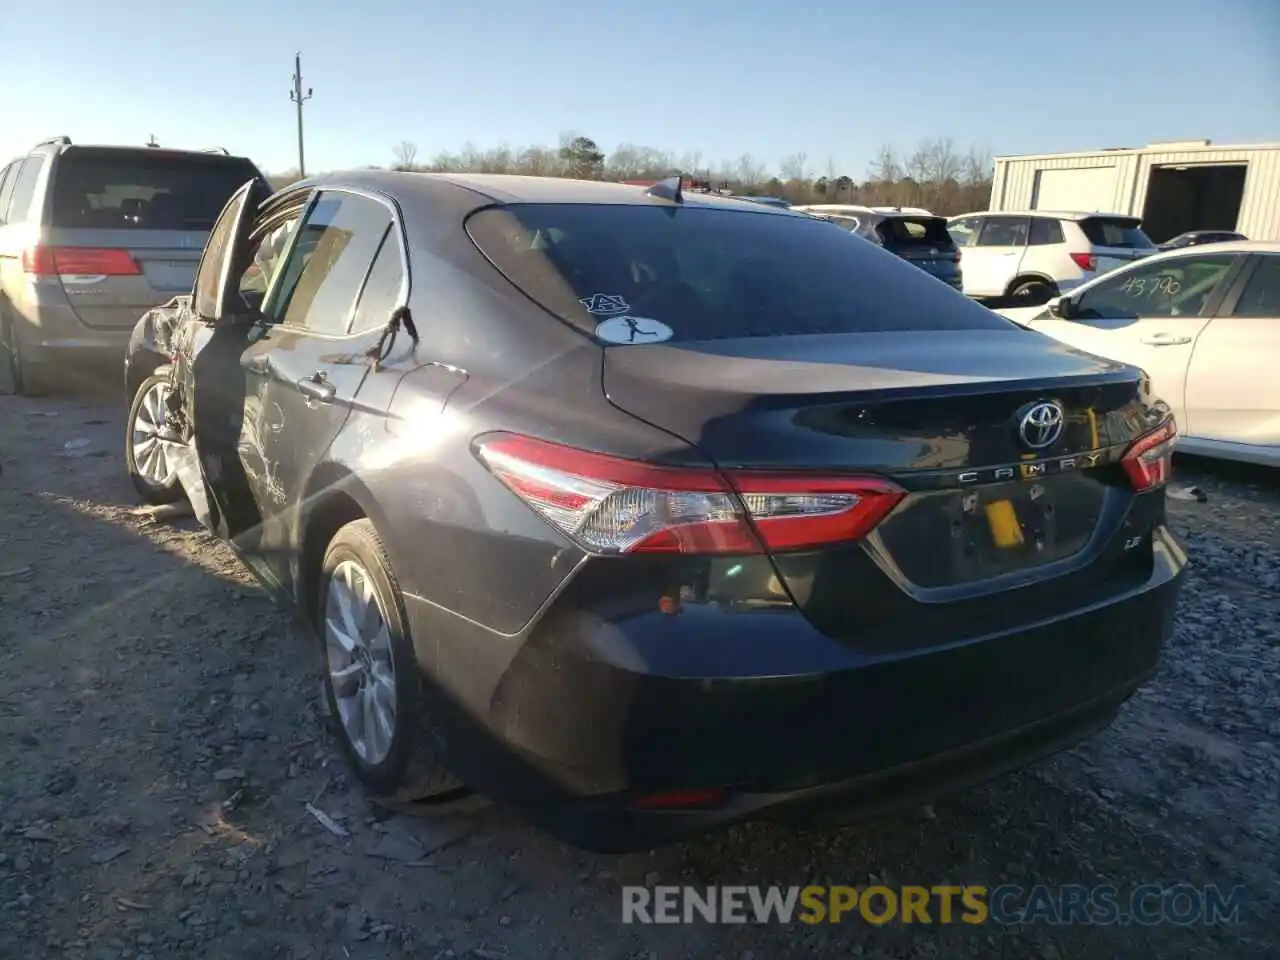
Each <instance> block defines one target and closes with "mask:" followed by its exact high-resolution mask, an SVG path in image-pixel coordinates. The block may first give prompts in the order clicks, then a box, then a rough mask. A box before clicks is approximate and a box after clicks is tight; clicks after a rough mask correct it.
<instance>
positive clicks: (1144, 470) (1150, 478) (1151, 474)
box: [1120, 418, 1178, 493]
mask: <svg viewBox="0 0 1280 960" xmlns="http://www.w3.org/2000/svg"><path fill="white" fill-rule="evenodd" d="M1177 443H1178V427H1177V425H1176V424H1175V423H1174V421H1173V419H1172V418H1170V419H1168V420H1166V421H1165V422H1164V423H1162V424H1161V425H1160V426H1159V427H1157V428H1156V429H1154V430H1152V431H1151V432H1150V433H1147V434H1143V435H1142V436H1141V437H1139V438H1138V439H1137V440H1135V441H1133V443H1132V444H1131V445H1130V447H1129V449H1128V450H1126V451H1125V453H1124V456H1123V457H1121V459H1120V463H1121V464H1122V465H1123V466H1124V471H1125V473H1127V474H1128V475H1129V481H1130V482H1131V483H1132V484H1133V488H1134V489H1135V490H1137V491H1138V492H1139V493H1143V492H1145V491H1147V490H1154V489H1155V488H1156V487H1162V486H1164V485H1165V484H1166V483H1168V482H1169V475H1170V473H1172V471H1173V449H1174V447H1175V446H1177Z"/></svg>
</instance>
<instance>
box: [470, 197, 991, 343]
mask: <svg viewBox="0 0 1280 960" xmlns="http://www.w3.org/2000/svg"><path fill="white" fill-rule="evenodd" d="M467 229H468V232H469V233H470V234H471V237H472V239H473V240H474V241H475V243H476V245H477V246H478V247H479V248H480V250H481V251H482V252H483V253H484V254H485V255H486V256H488V258H489V259H490V260H491V261H493V263H494V264H495V265H496V266H497V267H498V269H499V270H501V271H502V272H503V273H504V274H506V276H507V277H508V278H509V279H510V280H511V281H512V282H513V283H514V284H515V285H516V286H517V287H519V288H521V289H522V290H523V291H524V292H525V293H526V294H527V295H528V296H529V297H530V298H532V299H533V300H534V301H536V302H537V303H539V304H541V305H542V306H543V307H545V308H546V309H548V310H550V311H551V312H552V313H554V314H556V315H558V316H560V317H561V318H563V319H566V320H569V321H570V322H572V323H575V324H576V325H579V326H581V327H585V328H586V329H588V330H594V329H595V325H596V324H597V323H598V322H600V321H602V320H604V319H605V318H607V317H608V316H611V315H618V314H626V315H629V316H633V317H645V318H652V319H655V320H659V321H661V322H662V323H664V324H666V325H667V326H669V327H670V328H671V329H672V330H673V331H674V338H675V339H676V340H713V339H721V338H726V337H766V336H776V335H779V334H819V333H850V332H863V331H873V330H874V331H882V330H956V329H1007V328H1008V327H1009V323H1008V321H1006V320H1004V319H1003V318H1002V317H1000V316H998V315H997V314H995V313H993V312H992V311H990V310H987V309H985V308H983V307H981V306H978V305H976V304H974V303H973V302H971V301H969V300H967V299H965V298H964V297H963V296H962V295H961V294H959V293H957V292H955V291H954V290H951V289H950V288H949V287H947V286H945V285H943V284H940V283H938V282H937V281H936V280H934V279H933V278H932V277H929V276H928V275H927V274H925V273H923V272H922V271H920V270H919V269H917V268H916V267H914V266H913V265H911V264H909V263H907V262H906V261H904V260H902V259H900V258H898V257H896V256H894V255H893V254H891V253H889V252H887V251H885V250H883V249H880V248H879V247H877V246H875V245H874V244H868V243H859V242H857V241H855V240H853V239H851V238H850V236H849V234H848V232H846V231H845V230H842V229H840V228H839V227H837V226H835V225H834V224H831V223H826V222H823V221H821V220H815V219H813V218H811V217H793V216H786V215H780V214H771V213H765V212H759V213H757V212H752V211H745V210H744V211H742V212H739V211H737V210H725V209H717V208H707V207H699V206H695V205H692V204H690V205H689V206H686V207H682V208H672V207H669V206H664V207H659V206H652V207H650V206H638V205H636V206H633V205H608V206H606V205H597V204H579V203H574V204H513V205H509V206H504V207H491V208H488V209H486V210H481V211H480V212H478V213H477V214H475V215H473V216H472V217H471V218H470V219H469V220H468V221H467ZM593 315H594V316H593Z"/></svg>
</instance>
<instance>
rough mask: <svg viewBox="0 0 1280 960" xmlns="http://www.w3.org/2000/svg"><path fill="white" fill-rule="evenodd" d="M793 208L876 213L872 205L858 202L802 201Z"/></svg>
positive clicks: (823, 211)
mask: <svg viewBox="0 0 1280 960" xmlns="http://www.w3.org/2000/svg"><path fill="white" fill-rule="evenodd" d="M792 209H793V210H810V211H812V212H814V213H861V214H867V213H876V212H877V211H875V210H872V209H871V208H870V207H864V206H862V205H860V204H856V203H802V204H799V205H798V206H795V207H793V208H792Z"/></svg>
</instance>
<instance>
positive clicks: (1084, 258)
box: [1071, 253, 1098, 270]
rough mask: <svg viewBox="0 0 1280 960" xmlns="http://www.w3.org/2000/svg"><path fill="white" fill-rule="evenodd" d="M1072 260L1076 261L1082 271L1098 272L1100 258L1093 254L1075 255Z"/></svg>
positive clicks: (1072, 255)
mask: <svg viewBox="0 0 1280 960" xmlns="http://www.w3.org/2000/svg"><path fill="white" fill-rule="evenodd" d="M1071 259H1072V260H1074V261H1075V263H1076V266H1077V267H1079V268H1080V269H1081V270H1097V269H1098V258H1097V257H1095V256H1094V255H1093V254H1092V253H1073V254H1071Z"/></svg>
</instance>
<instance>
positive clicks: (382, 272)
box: [351, 227, 404, 333]
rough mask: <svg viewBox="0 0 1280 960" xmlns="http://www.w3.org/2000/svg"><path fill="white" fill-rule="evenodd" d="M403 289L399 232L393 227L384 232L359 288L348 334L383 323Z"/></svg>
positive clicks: (396, 304) (388, 317) (373, 328)
mask: <svg viewBox="0 0 1280 960" xmlns="http://www.w3.org/2000/svg"><path fill="white" fill-rule="evenodd" d="M403 289H404V264H403V262H402V261H401V254H400V233H399V231H398V230H396V229H395V228H394V227H392V228H391V229H389V230H388V231H387V235H386V237H385V238H384V239H383V241H382V246H381V247H380V248H379V249H378V255H377V256H376V257H375V258H374V261H373V268H372V269H371V270H370V271H369V276H368V278H367V279H366V280H365V282H364V289H363V290H361V291H360V303H359V304H358V305H357V306H356V317H355V320H354V322H353V323H352V324H351V332H352V333H364V332H365V331H367V330H376V329H377V328H378V327H383V326H386V323H387V321H388V320H389V319H390V318H391V311H392V310H394V309H395V308H396V307H398V306H399V305H400V294H401V293H402V292H403Z"/></svg>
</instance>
